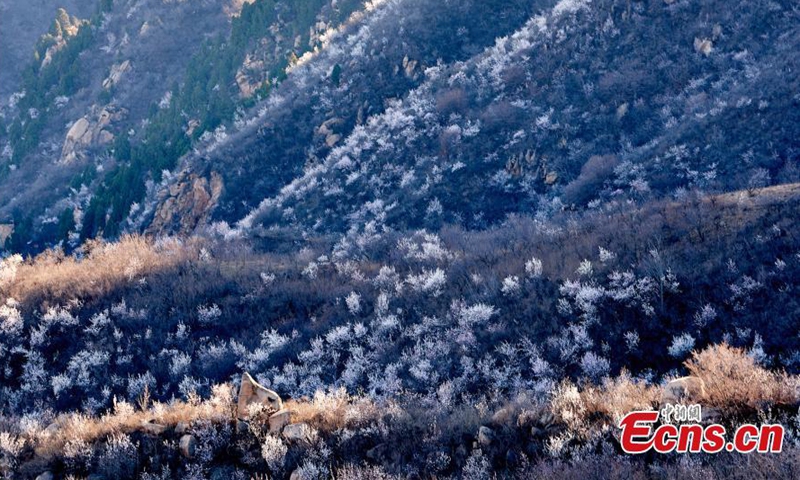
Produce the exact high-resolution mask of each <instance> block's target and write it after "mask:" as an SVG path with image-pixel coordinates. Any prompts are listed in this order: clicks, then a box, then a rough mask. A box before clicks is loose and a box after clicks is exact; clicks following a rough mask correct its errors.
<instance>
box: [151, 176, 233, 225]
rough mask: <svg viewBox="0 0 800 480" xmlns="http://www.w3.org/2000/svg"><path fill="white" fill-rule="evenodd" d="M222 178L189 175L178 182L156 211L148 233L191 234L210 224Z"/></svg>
mask: <svg viewBox="0 0 800 480" xmlns="http://www.w3.org/2000/svg"><path fill="white" fill-rule="evenodd" d="M222 189H223V184H222V177H221V176H220V175H219V174H217V173H212V174H211V178H210V179H209V178H206V177H200V176H198V175H195V174H191V175H188V176H186V177H184V178H183V179H179V180H178V181H177V182H175V183H174V184H173V185H172V186H171V187H170V188H169V190H168V191H167V192H166V198H164V199H163V200H162V201H161V202H160V203H159V206H158V208H157V210H156V213H155V216H154V218H153V221H152V222H151V224H150V226H149V227H148V229H147V233H150V234H159V233H175V232H180V233H191V232H193V231H194V230H195V229H196V228H197V227H198V226H199V225H201V224H203V223H204V222H206V220H208V218H209V217H210V215H211V212H212V211H213V209H214V207H215V206H216V205H217V203H218V202H219V198H220V196H221V195H222Z"/></svg>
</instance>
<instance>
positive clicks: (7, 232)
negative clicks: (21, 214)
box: [0, 223, 14, 246]
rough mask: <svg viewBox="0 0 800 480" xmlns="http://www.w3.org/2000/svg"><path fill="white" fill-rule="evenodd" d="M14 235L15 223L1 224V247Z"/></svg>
mask: <svg viewBox="0 0 800 480" xmlns="http://www.w3.org/2000/svg"><path fill="white" fill-rule="evenodd" d="M12 233H14V224H13V223H0V246H2V245H4V244H5V243H6V240H8V237H10V236H11V234H12Z"/></svg>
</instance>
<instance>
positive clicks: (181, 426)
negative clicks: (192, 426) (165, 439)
mask: <svg viewBox="0 0 800 480" xmlns="http://www.w3.org/2000/svg"><path fill="white" fill-rule="evenodd" d="M188 431H189V424H188V423H186V422H178V424H177V425H175V433H176V434H177V435H183V434H184V433H186V432H188Z"/></svg>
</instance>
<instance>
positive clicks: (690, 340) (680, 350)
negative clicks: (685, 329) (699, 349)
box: [668, 333, 695, 358]
mask: <svg viewBox="0 0 800 480" xmlns="http://www.w3.org/2000/svg"><path fill="white" fill-rule="evenodd" d="M694 343H695V340H694V337H693V336H691V335H690V334H688V333H684V334H681V335H677V336H675V337H672V343H671V344H670V346H669V349H668V352H669V354H670V355H671V356H673V357H675V358H684V357H685V356H686V355H688V354H689V352H691V351H692V349H693V348H694Z"/></svg>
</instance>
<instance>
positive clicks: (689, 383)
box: [661, 377, 706, 404]
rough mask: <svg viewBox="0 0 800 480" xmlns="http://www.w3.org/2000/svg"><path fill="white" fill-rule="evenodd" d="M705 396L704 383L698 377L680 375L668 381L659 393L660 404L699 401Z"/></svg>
mask: <svg viewBox="0 0 800 480" xmlns="http://www.w3.org/2000/svg"><path fill="white" fill-rule="evenodd" d="M705 397H706V385H705V382H703V379H702V378H699V377H681V378H676V379H675V380H672V381H671V382H669V383H668V384H667V385H666V386H665V387H664V391H663V392H662V394H661V403H662V404H667V403H669V404H677V403H683V404H689V403H699V401H700V400H702V399H704V398H705Z"/></svg>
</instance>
